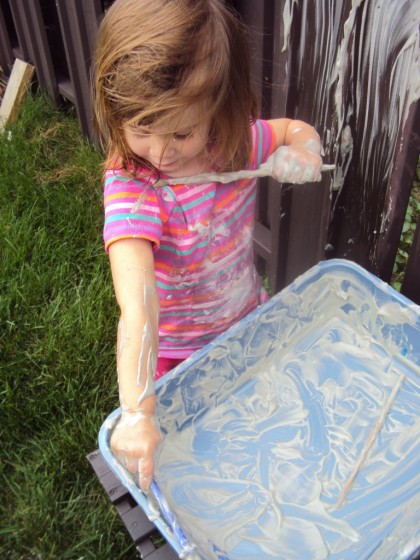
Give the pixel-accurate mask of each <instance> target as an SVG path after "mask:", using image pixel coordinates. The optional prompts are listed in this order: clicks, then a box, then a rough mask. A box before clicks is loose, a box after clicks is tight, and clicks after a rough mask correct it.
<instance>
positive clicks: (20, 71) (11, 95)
mask: <svg viewBox="0 0 420 560" xmlns="http://www.w3.org/2000/svg"><path fill="white" fill-rule="evenodd" d="M34 72H35V68H34V66H32V65H31V64H28V63H27V62H23V61H22V60H19V59H18V58H17V59H16V60H15V63H14V65H13V70H12V73H11V75H10V78H9V81H8V84H7V87H6V91H5V92H4V97H3V100H2V103H1V106H0V132H3V130H4V128H5V126H6V125H7V124H11V123H13V122H15V120H16V118H17V114H18V111H19V107H20V104H21V102H22V99H23V96H24V95H25V93H26V91H27V90H28V88H29V86H30V83H31V80H32V76H33V74H34Z"/></svg>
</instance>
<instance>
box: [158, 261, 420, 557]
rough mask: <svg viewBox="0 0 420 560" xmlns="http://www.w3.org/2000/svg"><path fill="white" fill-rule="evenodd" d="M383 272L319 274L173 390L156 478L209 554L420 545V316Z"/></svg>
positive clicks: (175, 381) (366, 551) (189, 367)
mask: <svg viewBox="0 0 420 560" xmlns="http://www.w3.org/2000/svg"><path fill="white" fill-rule="evenodd" d="M324 264H325V263H324ZM370 278H373V277H370V275H369V276H368V275H366V273H365V272H364V271H363V270H362V269H361V268H359V267H356V266H354V267H353V266H350V263H346V261H339V260H337V261H329V264H325V266H319V267H316V268H315V269H312V270H311V271H310V272H309V273H307V274H306V275H304V276H302V277H301V278H300V279H298V281H296V282H295V283H294V284H293V285H292V286H291V287H289V288H288V289H286V290H284V291H283V292H282V293H280V294H278V295H277V296H275V297H274V298H273V299H272V300H271V301H270V302H268V303H267V304H265V305H264V306H263V307H261V308H260V309H259V310H257V311H256V312H255V313H254V314H252V315H251V316H249V317H248V318H247V319H246V320H244V321H241V322H240V323H239V324H238V325H236V326H235V327H233V328H232V329H230V330H229V331H228V332H227V333H226V334H225V335H223V336H222V337H219V338H218V339H217V341H215V343H214V345H212V346H210V348H208V349H206V352H205V353H203V354H202V355H201V356H199V357H198V358H196V357H195V358H193V359H192V360H191V361H189V362H187V363H185V364H184V365H183V366H181V367H180V368H179V369H178V372H177V370H175V372H174V373H173V374H171V378H170V379H169V380H168V381H167V382H166V383H165V384H164V385H163V386H160V387H159V389H158V394H157V400H158V410H157V415H158V418H159V422H160V425H161V429H162V432H163V433H164V434H165V438H164V442H163V444H162V446H161V448H160V453H159V457H158V461H157V470H156V478H157V481H158V484H159V487H160V489H161V491H162V494H163V495H164V496H165V499H166V501H167V502H168V504H169V507H170V508H171V510H172V512H173V513H174V514H175V516H176V518H177V521H178V522H179V524H180V526H181V527H182V528H183V530H184V531H185V533H186V535H187V537H188V538H189V539H190V541H191V542H193V543H194V544H195V545H196V546H197V550H198V551H199V553H200V556H201V557H202V558H203V559H213V558H214V559H216V558H219V559H241V560H244V559H255V560H256V559H259V560H260V559H266V558H267V559H268V558H270V559H271V558H276V559H278V560H280V559H287V560H291V559H294V558H296V559H302V558H311V559H312V558H314V559H321V558H333V559H343V558H346V559H357V560H361V559H363V558H368V557H369V558H378V559H379V558H381V559H383V558H394V557H395V558H407V557H408V555H409V553H410V552H412V551H413V550H414V549H415V548H416V546H417V545H419V544H420V535H419V532H418V527H419V515H418V512H419V511H420V496H419V493H418V488H419V482H420V475H419V473H420V462H419V457H418V455H419V454H418V450H419V433H420V430H419V424H420V422H419V400H420V399H419V372H420V312H419V308H418V307H417V306H415V305H414V304H410V303H409V302H407V301H406V300H403V298H402V299H400V298H399V297H395V292H392V291H391V290H390V289H389V287H388V286H387V285H385V284H383V283H382V282H380V281H379V280H377V279H375V280H374V281H373V282H371V280H370Z"/></svg>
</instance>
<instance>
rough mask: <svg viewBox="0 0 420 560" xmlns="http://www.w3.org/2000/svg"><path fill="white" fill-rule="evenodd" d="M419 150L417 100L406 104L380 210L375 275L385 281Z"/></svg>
mask: <svg viewBox="0 0 420 560" xmlns="http://www.w3.org/2000/svg"><path fill="white" fill-rule="evenodd" d="M419 154H420V103H418V102H417V103H413V104H412V105H411V107H410V111H409V114H408V118H407V121H406V122H405V126H404V127H403V129H402V131H401V139H400V141H399V142H398V143H397V146H396V154H395V157H394V161H393V166H392V172H391V176H390V180H389V184H388V189H387V193H386V197H385V205H384V208H383V210H382V215H383V219H382V223H383V226H382V228H383V233H382V235H381V236H380V238H379V240H378V244H377V246H376V247H375V261H376V262H377V267H378V275H379V276H380V277H381V278H382V279H383V280H385V281H386V282H389V281H390V279H391V275H392V269H393V266H394V262H395V255H396V253H397V250H398V245H399V241H400V237H401V231H402V228H403V225H404V219H405V215H406V211H407V206H408V203H409V200H410V193H411V188H412V185H413V181H414V175H415V172H416V166H417V161H418V159H419Z"/></svg>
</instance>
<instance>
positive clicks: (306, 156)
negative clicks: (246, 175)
mask: <svg viewBox="0 0 420 560" xmlns="http://www.w3.org/2000/svg"><path fill="white" fill-rule="evenodd" d="M309 143H310V144H309V145H307V146H302V147H301V146H293V145H290V146H280V147H279V148H277V149H276V151H275V152H274V153H273V154H271V156H270V157H269V158H268V159H267V161H266V162H265V163H263V164H262V166H261V167H264V168H267V169H268V170H269V171H270V175H271V176H272V177H273V178H274V179H276V181H279V183H298V184H302V183H312V182H316V181H320V180H321V166H322V158H321V155H320V154H319V153H316V152H314V151H313V146H312V141H309Z"/></svg>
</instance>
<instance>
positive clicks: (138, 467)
mask: <svg viewBox="0 0 420 560" xmlns="http://www.w3.org/2000/svg"><path fill="white" fill-rule="evenodd" d="M161 441H162V437H161V435H160V433H159V430H158V428H157V425H156V421H155V418H154V416H153V415H151V414H146V413H144V412H142V411H139V412H129V411H123V412H122V414H121V418H120V420H119V422H118V424H117V425H116V427H115V429H114V431H113V433H112V436H111V449H112V451H113V453H114V455H115V456H116V457H117V459H118V461H119V462H120V463H121V464H122V466H123V467H124V468H126V469H127V470H128V471H130V472H131V473H133V474H136V473H137V474H138V477H139V485H140V489H141V490H142V491H143V492H147V491H148V490H149V488H150V484H151V482H152V478H153V471H154V454H155V450H156V448H157V446H158V445H159V443H160V442H161Z"/></svg>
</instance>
